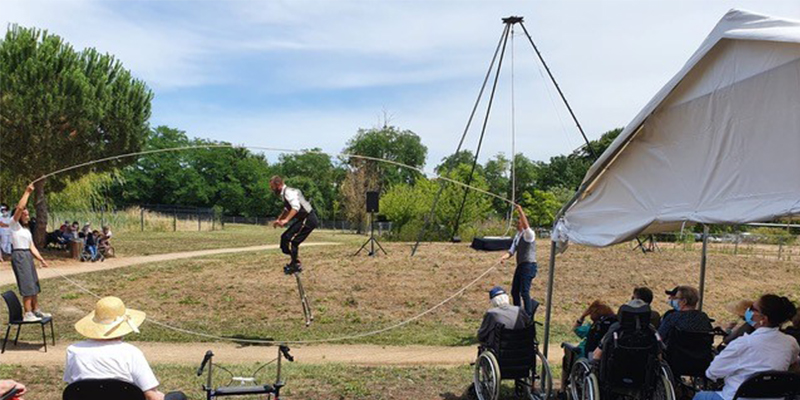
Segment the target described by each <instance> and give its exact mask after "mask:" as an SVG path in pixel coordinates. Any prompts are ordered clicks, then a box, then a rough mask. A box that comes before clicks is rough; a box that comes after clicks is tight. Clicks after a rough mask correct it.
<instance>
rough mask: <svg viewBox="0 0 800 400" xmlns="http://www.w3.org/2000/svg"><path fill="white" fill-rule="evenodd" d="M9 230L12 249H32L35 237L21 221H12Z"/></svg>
mask: <svg viewBox="0 0 800 400" xmlns="http://www.w3.org/2000/svg"><path fill="white" fill-rule="evenodd" d="M9 229H11V247H13V248H14V250H18V249H30V248H31V243H33V237H32V236H31V231H30V230H29V229H28V228H25V227H23V226H22V224H20V223H19V221H15V220H13V219H12V220H11V226H10V227H9Z"/></svg>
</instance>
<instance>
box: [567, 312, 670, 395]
mask: <svg viewBox="0 0 800 400" xmlns="http://www.w3.org/2000/svg"><path fill="white" fill-rule="evenodd" d="M650 311H651V310H650V306H649V305H647V303H645V302H644V301H642V300H640V299H634V300H631V301H630V302H628V303H627V304H626V305H623V306H622V307H621V308H620V311H619V322H617V323H615V324H614V325H612V326H611V327H610V328H609V330H608V332H607V333H606V335H605V336H604V337H603V340H602V341H601V343H600V347H598V349H596V350H595V351H594V357H595V359H594V360H593V361H589V360H588V359H585V358H584V359H580V360H578V362H576V363H575V365H574V366H573V368H572V371H571V373H570V386H569V390H570V392H571V395H572V398H573V399H586V398H593V399H599V398H603V399H605V398H631V399H641V400H644V399H666V400H673V399H674V398H675V391H674V389H673V386H672V381H671V375H670V373H669V367H668V366H667V365H666V364H665V363H664V362H662V361H661V349H662V343H661V341H660V340H659V337H658V334H657V333H656V331H655V328H653V326H652V324H651V317H652V314H651V312H650Z"/></svg>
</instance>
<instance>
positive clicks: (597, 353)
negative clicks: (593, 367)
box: [594, 299, 655, 360]
mask: <svg viewBox="0 0 800 400" xmlns="http://www.w3.org/2000/svg"><path fill="white" fill-rule="evenodd" d="M625 305H626V306H628V307H631V308H633V309H643V308H644V309H645V310H647V312H648V313H649V312H650V306H649V305H648V304H647V303H645V302H644V301H643V300H641V299H633V300H631V301H629V302H627V303H625ZM629 311H630V309H629ZM643 312H644V311H643ZM620 318H621V313H620V315H618V316H617V322H615V323H613V324H612V325H611V326H610V327H609V328H608V331H606V334H605V335H603V338H602V339H601V340H600V343H598V345H597V348H596V349H595V350H594V359H595V360H599V359H600V358H601V357H602V356H603V346H604V345H605V344H606V343H608V341H609V340H611V338H612V337H614V332H617V331H618V330H620V328H621V327H622V325H621V324H620V321H619V319H620ZM647 329H650V330H652V332H653V334H655V328H654V327H653V326H652V324H651V325H650V326H648V327H647Z"/></svg>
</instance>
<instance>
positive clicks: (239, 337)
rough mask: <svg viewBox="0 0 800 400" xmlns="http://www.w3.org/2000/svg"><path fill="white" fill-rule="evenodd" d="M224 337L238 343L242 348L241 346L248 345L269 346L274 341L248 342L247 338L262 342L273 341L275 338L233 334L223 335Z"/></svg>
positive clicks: (272, 344)
mask: <svg viewBox="0 0 800 400" xmlns="http://www.w3.org/2000/svg"><path fill="white" fill-rule="evenodd" d="M225 338H226V339H230V340H232V341H233V342H234V343H236V344H237V345H239V347H240V348H242V347H250V346H263V347H271V346H274V345H275V343H253V342H248V340H256V341H263V342H274V341H275V338H272V337H258V336H245V335H234V336H225Z"/></svg>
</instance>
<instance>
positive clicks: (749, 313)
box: [744, 308, 756, 327]
mask: <svg viewBox="0 0 800 400" xmlns="http://www.w3.org/2000/svg"><path fill="white" fill-rule="evenodd" d="M744 320H745V322H747V323H748V324H749V325H750V326H752V327H755V326H756V321H753V310H751V309H750V308H748V309H747V311H745V312H744Z"/></svg>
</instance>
